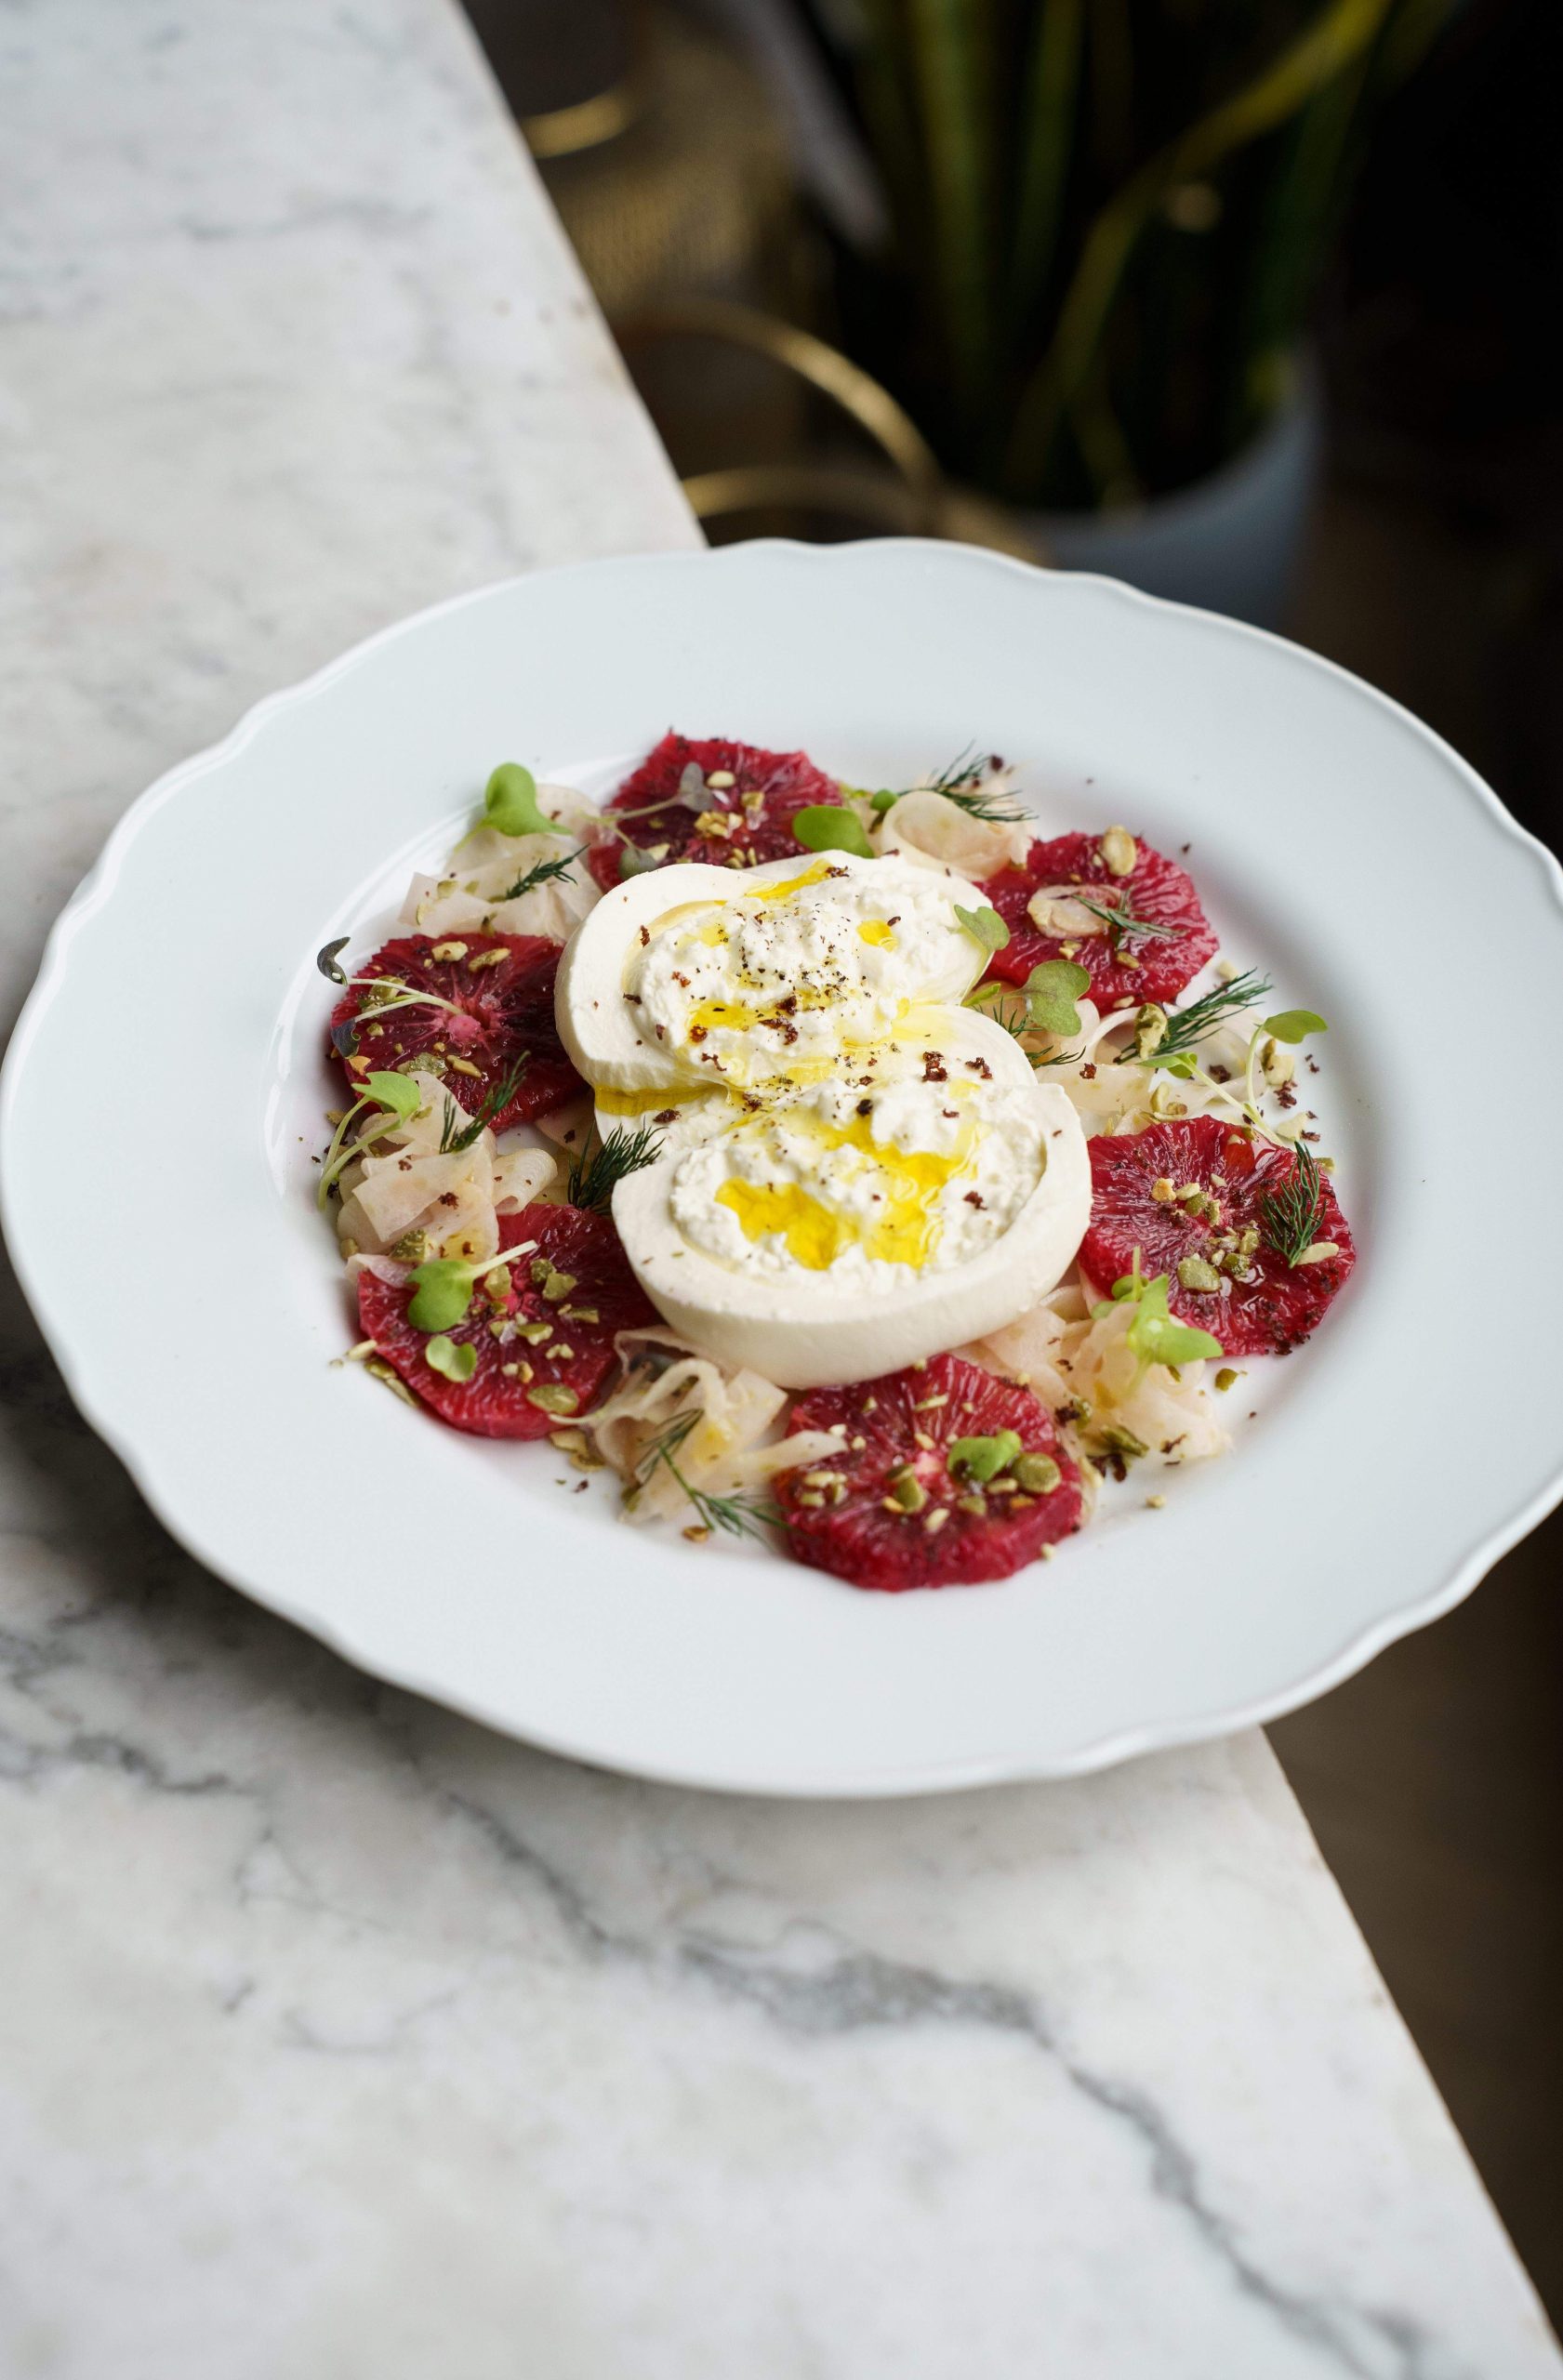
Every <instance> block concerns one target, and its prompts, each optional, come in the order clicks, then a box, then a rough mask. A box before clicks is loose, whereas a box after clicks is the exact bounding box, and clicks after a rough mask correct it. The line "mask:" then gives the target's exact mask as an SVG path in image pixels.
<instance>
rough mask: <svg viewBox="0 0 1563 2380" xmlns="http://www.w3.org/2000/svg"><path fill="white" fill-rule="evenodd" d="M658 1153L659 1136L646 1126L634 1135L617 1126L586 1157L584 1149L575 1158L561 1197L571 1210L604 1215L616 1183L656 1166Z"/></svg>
mask: <svg viewBox="0 0 1563 2380" xmlns="http://www.w3.org/2000/svg"><path fill="white" fill-rule="evenodd" d="M661 1154H662V1135H661V1134H660V1133H659V1132H654V1131H652V1129H651V1126H650V1125H649V1124H642V1125H639V1126H638V1127H637V1128H636V1130H635V1131H633V1132H630V1131H626V1129H625V1127H624V1126H623V1125H622V1124H616V1125H615V1126H614V1129H613V1131H611V1132H610V1133H609V1134H608V1137H607V1139H606V1140H605V1141H603V1143H602V1144H601V1145H600V1146H599V1147H598V1148H596V1149H594V1150H592V1152H591V1154H590V1155H588V1154H587V1152H586V1151H585V1150H584V1149H583V1150H582V1151H581V1153H580V1155H579V1156H578V1157H576V1160H575V1163H574V1164H573V1165H572V1166H571V1168H570V1175H569V1180H568V1182H567V1183H566V1185H565V1191H564V1196H565V1197H566V1198H567V1199H568V1200H569V1202H570V1204H571V1206H572V1207H586V1208H589V1210H591V1211H592V1212H593V1213H594V1214H599V1215H605V1214H606V1213H607V1212H608V1210H609V1209H610V1208H611V1207H612V1205H613V1196H614V1192H615V1191H616V1189H617V1187H618V1185H619V1183H621V1182H624V1181H627V1180H628V1179H629V1175H630V1174H632V1173H639V1172H640V1171H641V1169H642V1166H647V1165H655V1164H656V1160H657V1158H658V1157H660V1156H661Z"/></svg>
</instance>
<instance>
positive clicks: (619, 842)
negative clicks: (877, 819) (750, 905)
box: [590, 734, 841, 892]
mask: <svg viewBox="0 0 1563 2380" xmlns="http://www.w3.org/2000/svg"><path fill="white" fill-rule="evenodd" d="M822 801H829V802H837V803H839V802H840V801H841V787H840V786H839V785H838V784H837V783H836V781H835V779H834V778H833V777H828V776H827V775H826V774H824V772H823V771H822V770H820V769H816V768H815V764H814V762H813V761H812V760H810V758H809V756H808V754H807V753H806V752H765V751H762V750H761V749H760V747H758V746H757V745H753V744H730V743H728V742H727V741H726V739H725V738H724V737H722V736H704V737H700V738H698V739H695V738H691V737H689V736H687V735H673V734H668V735H665V736H664V737H663V738H662V741H661V743H660V744H659V745H658V746H657V747H656V750H655V751H654V752H652V753H651V754H650V755H649V757H648V758H647V759H646V760H642V763H641V765H640V767H639V768H638V769H637V770H636V771H635V774H634V775H633V776H630V777H627V778H626V779H625V781H624V783H623V784H622V785H621V786H620V787H619V789H618V791H617V792H616V794H615V796H614V798H613V800H611V801H610V802H609V804H608V806H607V810H606V812H605V813H604V814H605V815H606V816H608V817H616V818H617V819H618V820H620V822H621V824H620V828H619V832H618V833H617V834H614V835H606V834H605V835H604V839H603V841H601V842H599V843H598V844H597V845H596V847H595V848H594V850H593V851H592V853H591V860H590V866H591V872H592V874H593V876H595V878H596V879H597V881H598V883H599V884H601V885H602V887H603V891H604V892H609V891H611V890H612V888H613V886H614V885H616V883H618V882H619V880H620V878H621V876H622V875H623V874H625V873H626V872H627V871H626V870H625V868H624V866H623V861H624V854H625V842H626V841H629V843H631V844H633V845H634V847H635V849H636V851H637V852H643V853H651V852H653V851H657V850H660V849H661V847H662V846H663V845H666V847H667V848H666V850H665V851H663V852H662V856H661V858H660V860H659V861H658V862H657V863H656V864H657V865H658V866H665V867H670V866H672V865H673V863H674V862H675V861H676V860H704V861H706V862H707V864H708V865H711V866H718V867H721V866H722V865H723V864H726V865H727V866H733V867H750V866H757V865H759V864H760V863H761V862H762V861H765V860H768V859H788V858H790V857H791V856H792V855H793V854H794V853H796V852H797V850H798V848H799V846H798V842H797V840H796V838H795V837H794V835H793V832H792V821H793V819H794V818H795V817H796V816H797V814H798V813H799V811H800V810H807V809H809V808H810V807H812V806H813V805H814V804H815V803H817V802H822Z"/></svg>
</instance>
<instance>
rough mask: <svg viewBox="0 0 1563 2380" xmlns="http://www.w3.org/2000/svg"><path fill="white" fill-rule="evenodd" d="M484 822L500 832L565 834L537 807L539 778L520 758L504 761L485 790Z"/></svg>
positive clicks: (509, 833) (505, 833) (502, 833)
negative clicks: (526, 767)
mask: <svg viewBox="0 0 1563 2380" xmlns="http://www.w3.org/2000/svg"><path fill="white" fill-rule="evenodd" d="M483 825H484V826H492V827H493V828H494V830H495V832H496V833H497V834H500V835H563V833H564V831H565V829H564V828H563V826H559V825H557V824H556V823H555V821H554V820H553V819H551V818H550V817H547V816H545V814H544V813H543V812H542V811H541V810H539V809H538V807H537V780H536V777H535V776H534V775H533V774H532V772H531V770H530V769H523V767H522V765H521V762H520V761H519V760H501V761H500V763H499V766H498V767H497V769H496V770H495V772H494V774H493V775H492V776H491V777H490V778H489V780H488V783H487V784H486V785H485V786H484V787H483Z"/></svg>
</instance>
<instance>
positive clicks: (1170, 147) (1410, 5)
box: [798, 0, 1447, 619]
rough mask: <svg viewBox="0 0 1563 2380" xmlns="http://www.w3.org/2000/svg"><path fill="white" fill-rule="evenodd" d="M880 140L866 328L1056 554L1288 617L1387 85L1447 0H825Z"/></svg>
mask: <svg viewBox="0 0 1563 2380" xmlns="http://www.w3.org/2000/svg"><path fill="white" fill-rule="evenodd" d="M798 5H799V6H800V7H802V8H803V9H804V10H805V12H806V14H807V17H808V20H809V23H810V25H811V27H812V31H813V33H814V36H815V40H816V41H817V43H818V45H819V46H820V48H821V49H822V51H823V53H824V55H825V57H826V59H827V60H828V64H829V66H830V69H831V71H832V73H833V75H834V77H835V79H836V81H837V83H838V85H839V87H840V89H841V93H842V95H843V96H844V98H845V99H846V102H847V105H848V107H849V109H850V111H851V113H852V115H853V118H854V122H855V125H856V127H857V130H858V134H859V138H860V139H861V141H862V143H863V144H864V146H865V148H866V149H867V151H868V153H869V155H870V156H871V158H872V161H873V163H874V165H875V167H876V168H877V173H878V179H879V182H880V186H881V191H882V193H883V198H884V218H885V231H884V235H883V237H882V238H881V239H879V240H877V241H873V242H864V241H857V242H853V241H851V240H847V239H842V238H838V240H837V242H836V246H835V272H834V276H833V279H834V298H833V304H834V311H835V316H836V329H837V333H838V336H839V337H840V338H841V343H842V345H843V346H845V347H846V348H847V349H848V350H849V351H850V352H851V353H852V355H853V356H854V358H855V359H856V360H857V362H858V363H859V364H863V365H864V366H866V367H867V369H868V371H869V372H871V373H872V374H874V376H875V377H877V378H878V379H880V380H881V381H882V382H883V384H884V385H885V386H886V387H887V388H888V389H889V390H892V391H893V392H894V394H895V395H896V396H897V397H898V398H899V399H900V400H901V402H902V403H903V404H904V405H905V406H906V407H907V411H908V412H909V413H910V414H911V416H912V417H913V418H914V419H915V420H916V421H917V423H918V424H919V426H920V427H921V430H923V432H924V433H925V434H926V436H927V437H928V439H929V440H930V441H931V443H932V444H933V446H934V450H935V452H936V453H937V455H938V456H939V459H940V461H941V463H942V464H943V465H944V467H945V469H946V470H947V471H948V472H949V473H950V474H951V475H952V476H954V477H955V478H957V479H959V480H960V481H962V482H964V483H967V484H969V485H972V486H974V487H976V488H979V489H981V490H983V491H985V492H986V493H987V494H988V495H989V496H997V497H1000V499H1002V500H1003V501H1004V502H1005V503H1007V504H1008V505H1009V506H1011V507H1012V508H1015V509H1019V510H1020V511H1021V512H1022V514H1023V515H1024V516H1025V517H1027V520H1028V521H1029V522H1031V524H1032V525H1033V527H1034V530H1035V534H1036V536H1037V537H1038V540H1039V543H1040V545H1041V546H1042V547H1043V548H1044V549H1045V550H1047V551H1048V552H1050V553H1051V555H1052V557H1053V559H1054V560H1058V561H1062V562H1066V563H1072V564H1077V565H1080V566H1085V567H1092V568H1099V569H1106V570H1107V571H1109V572H1111V573H1113V574H1114V575H1119V576H1122V577H1126V578H1129V579H1131V580H1133V581H1134V582H1135V583H1137V584H1139V585H1142V586H1145V587H1147V588H1150V589H1151V590H1152V591H1153V592H1158V593H1166V594H1172V595H1176V596H1179V597H1181V598H1183V599H1184V600H1186V601H1192V602H1202V603H1206V604H1209V605H1211V606H1212V607H1213V608H1217V609H1222V610H1228V611H1233V612H1237V613H1239V614H1241V615H1245V616H1248V617H1251V618H1261V619H1265V618H1273V617H1274V616H1275V615H1276V614H1277V612H1278V609H1279V607H1280V602H1281V600H1282V597H1283V594H1284V588H1285V582H1286V579H1287V576H1288V574H1289V569H1290V564H1291V559H1292V556H1293V553H1294V550H1295V548H1296V545H1297V542H1298V539H1299V536H1300V533H1301V529H1302V526H1303V522H1304V519H1305V512H1306V507H1307V498H1308V495H1309V491H1310V489H1311V486H1312V483H1313V479H1314V476H1315V471H1316V467H1317V456H1318V399H1317V395H1316V393H1315V390H1314V388H1313V383H1312V378H1311V376H1310V374H1309V372H1308V369H1307V366H1306V363H1305V347H1304V339H1305V325H1306V321H1307V314H1308V309H1309V305H1310V302H1311V300H1312V298H1313V295H1314V292H1315V290H1316V287H1317V284H1318V276H1319V271H1320V268H1321V265H1322V263H1323V261H1324V259H1325V258H1326V257H1327V255H1328V252H1329V247H1330V244H1331V238H1332V236H1333V234H1334V231H1335V229H1336V226H1337V224H1338V222H1339V220H1340V217H1341V213H1342V208H1343V205H1344V197H1345V193H1346V192H1347V189H1348V187H1349V183H1350V179H1351V175H1352V170H1353V167H1354V165H1355V164H1356V162H1357V160H1358V156H1359V155H1360V152H1361V149H1362V145H1363V141H1364V139H1365V135H1366V131H1367V127H1368V126H1369V124H1370V123H1371V117H1372V113H1373V110H1374V108H1375V105H1376V104H1377V103H1378V101H1379V100H1380V99H1381V98H1382V96H1383V95H1384V92H1385V91H1386V89H1388V88H1389V87H1390V86H1393V85H1394V84H1395V83H1396V82H1397V80H1399V78H1400V77H1402V76H1403V75H1404V74H1405V73H1407V71H1408V70H1409V69H1410V67H1411V65H1412V64H1413V63H1414V62H1415V61H1416V59H1418V57H1419V56H1420V55H1421V53H1422V51H1423V50H1424V48H1425V47H1426V46H1427V44H1428V42H1429V41H1430V40H1431V39H1432V37H1433V35H1434V33H1436V32H1437V28H1438V25H1439V23H1440V22H1441V20H1442V17H1443V15H1444V13H1445V8H1446V6H1447V0H798Z"/></svg>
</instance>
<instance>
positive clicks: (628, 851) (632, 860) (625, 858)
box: [618, 840, 668, 884]
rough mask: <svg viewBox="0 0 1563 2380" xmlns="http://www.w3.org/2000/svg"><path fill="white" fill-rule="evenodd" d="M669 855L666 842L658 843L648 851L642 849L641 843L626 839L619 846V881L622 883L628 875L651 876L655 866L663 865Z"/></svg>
mask: <svg viewBox="0 0 1563 2380" xmlns="http://www.w3.org/2000/svg"><path fill="white" fill-rule="evenodd" d="M667 856H668V846H667V844H666V843H659V844H656V845H654V846H653V847H652V849H651V850H649V851H647V850H644V849H642V846H641V845H640V844H639V843H631V842H629V841H628V840H626V841H625V842H623V843H621V844H620V846H619V853H618V880H619V882H620V883H621V884H622V883H623V882H624V880H625V879H626V877H629V876H649V875H650V874H651V871H652V869H653V868H654V867H660V866H662V864H663V862H664V861H665V860H666V858H667Z"/></svg>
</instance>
